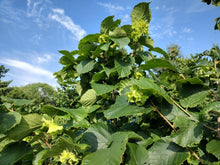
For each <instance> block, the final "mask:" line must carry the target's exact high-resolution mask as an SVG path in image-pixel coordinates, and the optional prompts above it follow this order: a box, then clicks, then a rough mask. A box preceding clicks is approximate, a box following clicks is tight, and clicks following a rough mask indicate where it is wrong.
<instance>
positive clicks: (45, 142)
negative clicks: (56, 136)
mask: <svg viewBox="0 0 220 165" xmlns="http://www.w3.org/2000/svg"><path fill="white" fill-rule="evenodd" d="M41 141H42V142H43V143H44V144H46V145H47V146H48V147H49V148H50V149H51V145H50V144H49V143H48V142H47V141H45V140H44V139H41Z"/></svg>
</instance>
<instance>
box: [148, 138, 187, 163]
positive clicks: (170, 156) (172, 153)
mask: <svg viewBox="0 0 220 165" xmlns="http://www.w3.org/2000/svg"><path fill="white" fill-rule="evenodd" d="M147 156H148V159H147V160H148V164H152V165H161V164H163V165H181V164H182V163H183V162H184V161H185V160H186V159H187V158H188V156H189V153H188V151H187V150H186V149H184V148H182V147H180V146H178V145H177V144H175V143H173V142H166V141H164V140H158V141H157V142H156V143H155V144H154V145H153V146H152V147H151V148H150V149H149V150H148V154H147Z"/></svg>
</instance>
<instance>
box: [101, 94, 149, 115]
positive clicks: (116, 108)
mask: <svg viewBox="0 0 220 165" xmlns="http://www.w3.org/2000/svg"><path fill="white" fill-rule="evenodd" d="M151 110H152V109H151V108H145V107H138V106H135V105H129V103H128V101H127V97H126V96H118V97H117V98H116V102H115V104H113V105H112V106H111V107H110V108H109V109H107V110H105V111H104V115H105V117H106V118H107V119H113V118H118V117H121V116H129V115H138V114H143V113H146V114H147V113H149V112H150V111H151Z"/></svg>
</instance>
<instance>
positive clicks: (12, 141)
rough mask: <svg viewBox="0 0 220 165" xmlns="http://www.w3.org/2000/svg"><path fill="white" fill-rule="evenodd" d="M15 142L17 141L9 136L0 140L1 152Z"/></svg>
mask: <svg viewBox="0 0 220 165" xmlns="http://www.w3.org/2000/svg"><path fill="white" fill-rule="evenodd" d="M14 142H16V141H15V140H12V139H9V138H6V139H4V140H2V141H0V153H1V152H2V150H3V149H4V148H5V147H6V146H7V145H9V144H10V143H14Z"/></svg>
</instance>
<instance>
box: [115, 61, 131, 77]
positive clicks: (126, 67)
mask: <svg viewBox="0 0 220 165" xmlns="http://www.w3.org/2000/svg"><path fill="white" fill-rule="evenodd" d="M126 60H127V61H122V60H121V59H116V60H115V68H116V70H117V72H118V74H119V77H121V78H123V77H127V76H129V75H130V74H131V69H132V65H133V63H134V58H133V57H126Z"/></svg>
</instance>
